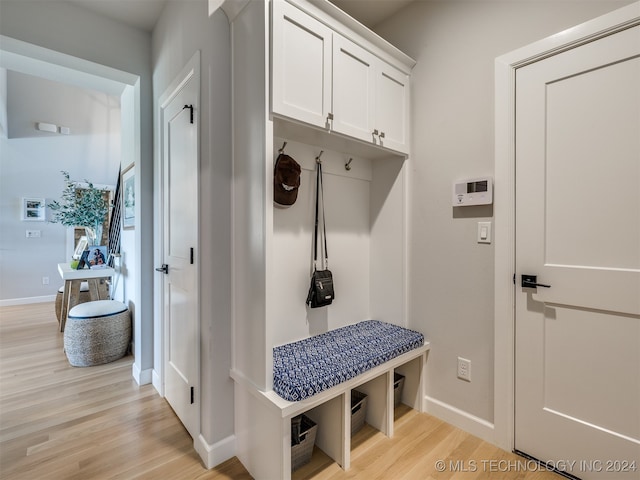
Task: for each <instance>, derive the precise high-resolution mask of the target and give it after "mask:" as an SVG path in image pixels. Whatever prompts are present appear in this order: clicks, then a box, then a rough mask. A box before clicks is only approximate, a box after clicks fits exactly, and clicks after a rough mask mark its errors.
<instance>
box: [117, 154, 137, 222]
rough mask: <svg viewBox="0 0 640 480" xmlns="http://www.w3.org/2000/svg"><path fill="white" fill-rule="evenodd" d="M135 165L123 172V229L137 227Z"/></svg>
mask: <svg viewBox="0 0 640 480" xmlns="http://www.w3.org/2000/svg"><path fill="white" fill-rule="evenodd" d="M135 173H136V171H135V169H134V164H131V165H129V166H128V167H127V169H126V170H125V171H124V172H122V181H121V186H122V228H124V229H130V228H135V226H136V176H135Z"/></svg>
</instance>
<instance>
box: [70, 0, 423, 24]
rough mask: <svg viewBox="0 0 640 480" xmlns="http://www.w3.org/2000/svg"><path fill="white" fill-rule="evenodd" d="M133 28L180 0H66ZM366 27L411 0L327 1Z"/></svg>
mask: <svg viewBox="0 0 640 480" xmlns="http://www.w3.org/2000/svg"><path fill="white" fill-rule="evenodd" d="M68 1H69V2H70V3H73V4H75V5H78V6H81V7H84V8H87V9H89V10H92V11H93V12H95V13H99V14H101V15H104V16H106V17H109V18H112V19H114V20H117V21H119V22H123V23H125V24H127V25H130V26H132V27H135V28H139V29H142V30H145V31H148V32H150V31H152V30H153V27H154V26H155V24H156V22H157V21H158V18H159V17H160V14H161V13H162V9H163V7H164V5H165V4H166V3H167V1H184V0H68ZM330 1H331V3H333V4H335V5H336V6H338V7H339V8H341V9H342V10H344V11H345V12H346V13H348V14H349V15H351V16H352V17H353V18H355V19H356V20H358V21H360V22H361V23H363V24H364V25H366V26H367V27H369V28H372V27H374V26H375V25H377V24H378V23H380V22H381V21H382V20H384V19H385V18H388V17H390V16H391V15H393V14H394V13H395V12H397V11H398V10H400V9H401V8H403V7H404V6H406V5H408V4H409V3H411V2H412V1H413V0H330Z"/></svg>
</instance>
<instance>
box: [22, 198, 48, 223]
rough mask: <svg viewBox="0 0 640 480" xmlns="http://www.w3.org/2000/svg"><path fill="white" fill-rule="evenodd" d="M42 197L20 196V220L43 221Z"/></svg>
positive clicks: (43, 204) (43, 203)
mask: <svg viewBox="0 0 640 480" xmlns="http://www.w3.org/2000/svg"><path fill="white" fill-rule="evenodd" d="M45 213H46V210H45V202H44V198H24V197H23V198H22V220H23V221H25V222H44V221H45Z"/></svg>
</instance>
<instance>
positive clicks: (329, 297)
mask: <svg viewBox="0 0 640 480" xmlns="http://www.w3.org/2000/svg"><path fill="white" fill-rule="evenodd" d="M316 164H317V175H316V222H315V233H314V237H313V273H312V274H311V285H310V286H309V293H308V295H307V305H309V307H311V308H318V307H325V306H327V305H331V302H333V299H334V298H335V292H334V290H333V275H332V274H331V271H330V270H329V254H328V252H327V226H326V223H325V220H324V190H323V188H322V163H321V162H320V160H319V159H316ZM320 202H322V232H321V234H320V235H321V236H322V237H324V269H323V270H318V268H317V267H318V265H317V264H318V210H319V204H320Z"/></svg>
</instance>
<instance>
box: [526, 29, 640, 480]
mask: <svg viewBox="0 0 640 480" xmlns="http://www.w3.org/2000/svg"><path fill="white" fill-rule="evenodd" d="M516 85H517V87H516V142H515V145H516V152H515V155H516V212H517V214H516V281H517V283H518V284H519V283H520V282H519V279H520V278H521V275H523V274H535V275H537V276H538V282H540V283H541V284H545V285H547V286H542V285H541V286H539V287H536V288H522V287H520V288H516V320H515V322H516V323H515V334H516V336H515V339H516V340H515V355H516V358H515V387H516V393H515V406H516V416H515V448H516V449H517V450H519V451H522V452H525V453H527V454H529V455H532V456H533V457H535V458H539V459H541V460H544V461H553V462H559V461H564V460H577V461H578V462H585V463H584V464H580V465H578V466H577V467H575V468H574V469H573V470H571V471H569V473H572V474H574V475H577V476H579V477H581V478H585V479H587V478H593V479H596V478H612V479H613V478H615V479H623V478H634V479H637V478H640V189H639V188H638V185H639V184H640V26H637V27H634V28H631V29H627V30H624V31H622V32H618V33H615V34H613V35H609V36H606V37H604V38H602V39H599V40H598V41H596V42H591V43H588V44H585V45H582V46H579V47H576V48H574V49H571V50H568V51H566V52H563V53H560V54H557V55H554V56H552V57H549V58H547V59H544V60H541V61H538V62H535V63H532V64H530V65H527V66H524V67H521V68H520V69H518V70H517V72H516ZM598 462H601V463H598ZM607 462H618V463H616V464H614V463H612V464H611V465H608V463H607ZM600 465H602V466H603V468H602V471H599V470H600ZM609 466H610V467H611V468H610V470H611V471H607V470H608V468H607V467H609Z"/></svg>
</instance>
